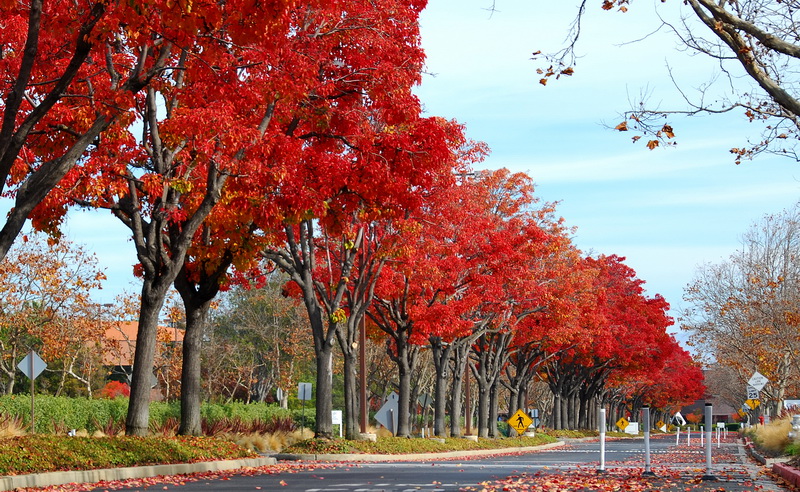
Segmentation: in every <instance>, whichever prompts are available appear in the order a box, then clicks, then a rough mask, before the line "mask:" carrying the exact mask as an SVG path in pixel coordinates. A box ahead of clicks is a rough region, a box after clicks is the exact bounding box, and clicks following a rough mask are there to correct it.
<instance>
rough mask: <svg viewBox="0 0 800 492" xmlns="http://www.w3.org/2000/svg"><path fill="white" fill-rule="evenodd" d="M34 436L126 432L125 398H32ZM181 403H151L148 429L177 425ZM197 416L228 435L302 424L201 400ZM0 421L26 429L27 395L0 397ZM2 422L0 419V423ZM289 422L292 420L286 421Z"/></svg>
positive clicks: (270, 407)
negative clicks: (275, 424) (271, 425)
mask: <svg viewBox="0 0 800 492" xmlns="http://www.w3.org/2000/svg"><path fill="white" fill-rule="evenodd" d="M33 410H34V419H35V425H36V432H37V433H43V434H65V433H67V432H68V431H69V430H71V429H77V430H86V431H87V432H90V433H92V432H95V431H102V432H105V433H109V431H119V430H122V429H124V428H125V417H126V415H127V412H128V398H125V397H120V398H115V399H90V398H70V397H64V396H50V395H36V398H35V400H34V405H33ZM180 414H181V410H180V402H179V401H171V402H152V403H151V404H150V425H151V428H152V429H164V428H169V427H171V426H172V424H171V423H172V422H179V421H180ZM200 415H201V418H202V420H203V424H204V427H205V428H216V429H218V430H221V431H227V430H228V429H227V427H235V428H238V429H241V428H245V427H247V426H248V425H250V424H254V425H253V426H254V428H257V429H264V428H266V427H269V426H265V425H264V423H269V422H280V425H279V426H278V427H280V428H282V429H283V428H285V427H286V426H287V425H293V426H297V427H299V426H300V423H301V420H302V419H301V410H299V409H298V410H286V409H283V408H280V407H278V406H276V405H275V404H267V403H242V402H231V403H210V402H204V403H203V404H202V405H201V407H200ZM0 417H4V418H5V419H9V418H11V419H15V420H16V421H21V422H22V424H23V426H24V430H28V428H29V427H30V421H31V398H30V396H29V395H25V394H15V395H2V396H0ZM2 420H3V419H2V418H0V421H2ZM287 421H290V422H289V423H287ZM305 425H306V427H308V428H314V425H315V419H314V409H313V408H310V409H309V408H306V409H305Z"/></svg>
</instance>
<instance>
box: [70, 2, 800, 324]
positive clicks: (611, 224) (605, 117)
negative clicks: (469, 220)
mask: <svg viewBox="0 0 800 492" xmlns="http://www.w3.org/2000/svg"><path fill="white" fill-rule="evenodd" d="M494 3H495V7H496V10H495V11H494V12H493V13H490V12H489V11H488V10H487V9H488V8H490V7H491V6H492V0H430V2H429V5H428V8H427V9H426V11H425V12H424V13H423V16H422V28H423V46H424V47H425V50H426V52H427V56H428V63H427V71H428V72H430V73H431V74H433V75H426V76H425V78H424V81H423V84H422V86H421V87H420V88H419V89H418V90H417V93H418V95H419V97H420V98H421V99H422V101H423V103H424V105H425V107H426V111H427V112H428V113H430V114H434V115H440V116H445V117H448V118H455V119H457V120H459V121H460V122H463V123H465V124H466V126H467V130H468V135H469V136H470V137H471V138H473V139H475V140H483V141H485V142H487V143H488V144H489V146H490V147H491V149H492V154H491V155H490V156H489V158H488V159H487V160H486V161H485V162H484V163H483V165H482V166H483V167H487V168H500V167H507V168H509V169H511V170H513V171H524V172H527V173H528V174H529V175H530V176H531V177H532V178H533V179H534V181H535V182H536V183H537V191H538V194H539V196H540V197H541V198H542V199H543V200H546V201H558V202H560V204H559V206H558V211H559V213H560V215H562V216H563V217H564V218H565V219H566V221H567V223H568V224H570V225H572V226H576V227H577V228H578V230H577V235H576V238H575V241H576V243H577V245H578V247H579V248H581V249H582V250H583V251H585V252H587V253H588V252H593V253H598V254H599V253H603V254H618V255H621V256H625V257H626V258H627V264H628V265H630V266H631V267H633V268H634V269H635V270H636V271H637V273H638V275H639V277H640V278H641V279H643V280H645V281H646V288H647V289H648V293H649V294H651V295H652V294H655V293H660V294H662V295H664V296H665V297H666V298H667V300H668V301H669V302H670V303H671V304H672V305H673V307H674V308H676V309H675V313H677V310H678V309H679V308H680V306H681V304H682V303H681V296H682V292H683V288H684V286H685V285H686V284H687V283H688V282H689V281H690V280H691V278H692V275H693V273H694V270H695V267H696V266H697V265H699V264H702V263H704V262H718V261H720V260H721V259H724V258H726V257H727V256H728V255H729V254H731V253H732V252H733V251H734V250H736V248H737V247H738V246H739V237H740V236H741V234H742V233H744V232H745V231H746V230H747V228H748V227H749V226H750V224H751V223H752V222H754V221H756V220H758V219H759V218H760V217H761V216H763V215H764V214H766V213H775V212H779V211H780V210H782V209H784V208H786V207H789V206H791V205H792V204H793V203H795V201H797V198H798V196H800V180H799V179H798V178H800V168H798V166H797V164H794V163H793V162H791V161H789V160H787V159H782V158H776V157H765V158H760V159H758V160H757V161H754V162H746V163H744V164H742V165H739V166H736V165H735V164H734V163H733V159H732V156H731V155H730V154H729V153H728V150H729V149H730V148H731V147H736V146H742V145H743V143H744V142H745V140H746V137H747V136H751V137H752V138H758V128H757V127H755V126H752V125H750V124H748V123H746V122H744V121H743V120H742V118H741V117H740V116H739V115H725V116H718V117H704V118H695V119H691V120H678V121H675V124H674V127H675V131H676V135H677V141H678V146H677V148H672V149H661V150H655V151H650V150H647V149H646V148H644V146H643V145H642V144H641V143H640V144H636V145H634V144H632V143H631V140H630V137H631V136H632V135H631V134H630V133H619V132H615V131H612V130H609V129H607V128H605V127H604V126H603V122H605V123H607V124H610V125H611V126H614V125H616V124H617V123H618V122H619V121H620V118H619V117H618V114H619V113H620V112H622V111H624V110H626V109H628V108H629V100H631V99H635V98H636V97H638V95H639V94H640V93H641V92H642V91H643V90H644V91H646V92H648V93H650V94H651V100H652V101H662V107H666V106H668V105H669V104H670V103H671V102H675V101H676V100H677V97H678V93H677V91H676V90H675V88H674V87H673V85H672V83H671V82H670V81H669V79H668V76H667V68H666V64H667V63H669V64H670V66H671V67H672V68H673V71H674V73H676V76H677V77H678V78H679V79H680V80H682V81H685V85H684V88H686V89H687V90H688V89H691V88H692V87H695V86H697V85H699V84H701V83H702V82H704V81H706V80H708V78H709V77H710V76H711V75H713V68H714V67H713V65H712V64H711V63H709V61H708V60H707V59H703V58H698V57H691V56H689V55H688V54H686V53H681V52H679V51H677V50H676V47H677V43H676V38H675V37H674V36H673V35H671V34H669V33H667V32H659V33H657V34H656V35H653V36H650V37H646V35H647V34H648V33H650V32H651V31H653V30H654V29H655V28H656V27H657V18H656V16H655V15H654V13H653V12H654V11H653V8H654V6H658V7H659V8H660V9H665V10H664V12H663V15H664V16H665V18H670V19H676V18H677V17H676V15H677V10H678V9H679V8H681V4H682V2H680V1H679V0H668V1H667V2H666V4H662V3H661V2H660V1H658V0H655V1H654V2H653V3H652V4H651V3H648V2H645V1H639V0H637V2H634V4H633V6H632V7H631V11H630V12H628V13H626V14H621V13H617V12H604V11H602V10H601V9H600V8H599V3H600V2H589V3H590V5H589V6H588V11H587V18H586V20H585V23H584V25H583V33H582V41H581V43H580V44H579V48H578V52H579V53H580V54H581V58H580V60H579V62H578V65H577V67H576V74H575V75H574V76H573V77H570V78H562V79H561V80H559V81H551V82H550V83H549V84H548V86H547V87H543V86H541V85H540V84H539V83H538V79H539V76H538V75H537V74H536V72H535V69H536V67H537V65H536V63H535V62H533V61H531V59H530V58H531V53H532V52H534V51H536V50H541V51H543V52H552V51H556V50H557V49H558V48H560V47H561V46H562V43H563V41H564V37H565V33H566V31H567V28H568V26H569V24H570V22H571V20H572V17H573V16H574V14H575V12H576V6H573V5H572V3H573V2H534V1H531V0H495V2H494ZM575 3H577V0H576V1H575ZM645 37H646V39H645V40H643V41H639V42H635V43H631V41H634V40H637V39H641V38H645ZM741 83H748V81H747V80H746V79H744V80H742V81H741ZM65 233H66V235H67V237H68V238H70V239H72V240H74V241H76V242H79V243H83V244H86V245H87V246H89V247H90V248H91V249H93V250H94V251H96V252H97V255H98V258H99V260H100V263H101V265H102V266H103V267H105V268H106V273H107V276H108V278H109V281H108V285H107V286H106V288H105V289H104V290H102V291H100V292H98V294H97V295H96V296H95V297H96V299H97V301H98V302H112V301H113V299H114V297H115V296H116V295H117V294H119V293H120V292H121V291H122V289H124V288H128V290H131V291H133V292H138V290H139V288H138V284H137V283H134V279H133V277H132V274H131V272H132V266H131V265H132V264H133V263H134V262H135V254H134V249H133V245H132V243H131V242H130V241H128V240H126V239H125V238H127V237H128V232H127V230H126V229H125V228H124V227H123V226H122V225H121V224H120V223H118V221H116V219H113V218H112V217H110V216H109V215H108V214H106V213H98V212H79V213H71V214H70V217H69V219H68V222H67V225H66V228H65Z"/></svg>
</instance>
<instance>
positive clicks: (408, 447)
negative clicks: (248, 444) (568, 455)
mask: <svg viewBox="0 0 800 492" xmlns="http://www.w3.org/2000/svg"><path fill="white" fill-rule="evenodd" d="M562 445H564V442H563V441H559V440H558V439H557V438H555V437H552V436H548V435H545V434H540V435H537V436H536V437H518V438H505V439H478V441H477V442H475V441H470V440H467V439H460V438H447V439H416V438H401V437H390V438H381V439H379V440H378V441H377V442H371V441H344V440H340V439H335V440H332V441H326V440H319V439H308V440H306V441H302V442H299V443H297V444H295V445H293V446H290V447H289V448H288V449H287V450H285V452H282V453H278V454H274V455H272V456H273V457H274V458H276V459H278V460H302V461H415V460H425V459H431V457H433V456H434V455H435V457H436V459H448V458H467V457H471V456H491V455H495V454H507V453H519V452H525V451H530V450H531V449H548V448H551V447H557V446H562Z"/></svg>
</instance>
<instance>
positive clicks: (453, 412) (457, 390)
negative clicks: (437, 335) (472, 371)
mask: <svg viewBox="0 0 800 492" xmlns="http://www.w3.org/2000/svg"><path fill="white" fill-rule="evenodd" d="M456 353H458V350H456ZM456 359H458V356H456ZM465 364H466V359H464V362H463V363H458V362H455V363H454V365H453V380H452V385H451V391H450V436H451V437H461V434H462V432H461V413H462V412H463V407H462V405H461V391H462V386H463V385H464V375H465V372H464V365H465ZM470 430H471V429H470Z"/></svg>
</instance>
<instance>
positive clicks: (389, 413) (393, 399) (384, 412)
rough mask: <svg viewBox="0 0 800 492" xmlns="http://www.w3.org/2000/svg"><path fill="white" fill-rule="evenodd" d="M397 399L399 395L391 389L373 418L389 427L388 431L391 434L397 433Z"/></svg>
mask: <svg viewBox="0 0 800 492" xmlns="http://www.w3.org/2000/svg"><path fill="white" fill-rule="evenodd" d="M399 401H400V397H399V396H397V393H395V392H394V391H392V392H391V393H390V394H389V397H388V398H386V403H384V404H383V406H382V407H381V408H380V409H379V410H378V412H377V413H376V414H375V420H377V421H378V423H380V424H381V425H382V426H384V427H386V428H387V429H389V432H391V433H392V434H397V413H398V412H397V410H398V408H399V404H398V402H399Z"/></svg>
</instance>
